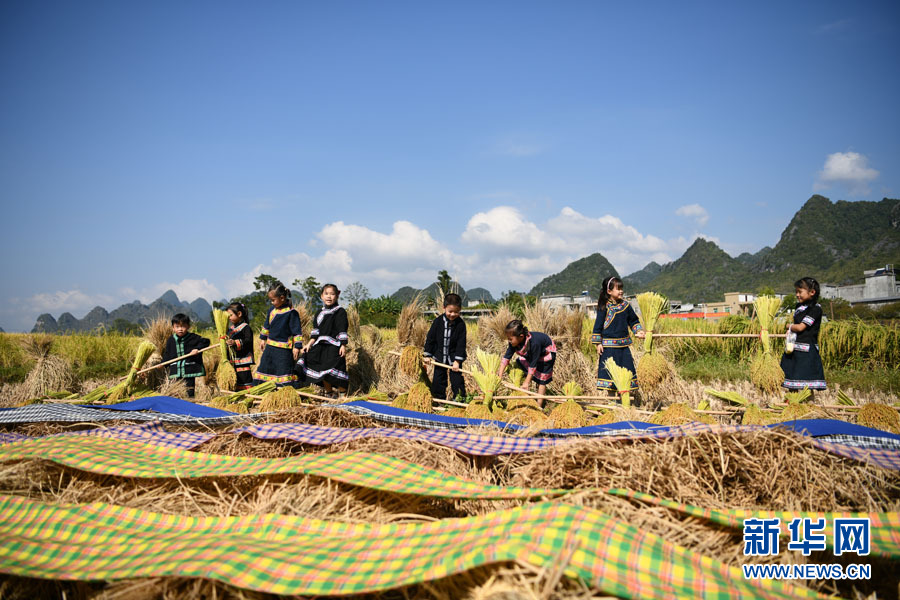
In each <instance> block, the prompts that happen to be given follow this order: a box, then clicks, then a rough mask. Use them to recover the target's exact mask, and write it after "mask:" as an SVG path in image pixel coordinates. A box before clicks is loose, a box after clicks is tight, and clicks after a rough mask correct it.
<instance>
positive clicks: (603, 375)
mask: <svg viewBox="0 0 900 600" xmlns="http://www.w3.org/2000/svg"><path fill="white" fill-rule="evenodd" d="M602 287H603V289H602V290H601V291H600V299H599V300H598V301H597V319H596V320H595V321H594V329H593V331H592V333H591V343H592V344H594V345H595V346H596V347H597V354H598V355H599V356H600V364H599V366H598V367H597V389H598V390H616V389H618V388H616V384H615V383H614V381H613V377H612V376H611V375H610V373H609V371H608V370H607V368H606V367H605V366H604V364H603V363H604V362H605V361H606V360H607V359H608V358H612V359H613V362H615V363H616V364H617V365H619V366H620V367H623V368H626V369H628V370H629V371H631V388H630V389H629V390H628V391H633V390H636V389H637V372H636V371H635V369H634V358H632V356H631V350H630V348H629V346H631V343H632V342H631V333H632V332H634V335H636V336H637V337H639V338H643V337H644V331H643V328H642V327H641V321H640V319H638V316H637V314H636V313H635V312H634V309H633V308H631V304H629V303H628V302H625V301H624V300H623V298H624V296H625V286H624V285H623V284H622V280H621V279H619V278H618V277H607V278H606V279H604V280H603V284H602ZM618 391H619V392H620V393H621V392H624V391H625V390H621V389H619V390H618Z"/></svg>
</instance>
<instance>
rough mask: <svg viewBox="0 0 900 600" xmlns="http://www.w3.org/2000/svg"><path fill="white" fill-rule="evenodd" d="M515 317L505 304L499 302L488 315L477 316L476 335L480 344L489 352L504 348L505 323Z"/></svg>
mask: <svg viewBox="0 0 900 600" xmlns="http://www.w3.org/2000/svg"><path fill="white" fill-rule="evenodd" d="M515 318H516V315H515V314H514V313H513V312H512V311H511V310H509V307H508V306H507V305H506V304H501V305H499V306H498V307H497V309H496V310H495V311H494V312H492V313H491V314H490V315H486V316H483V317H479V318H478V337H479V341H480V342H481V345H482V346H483V347H485V348H486V349H487V350H489V351H491V352H498V353H499V352H503V351H504V350H506V346H507V344H508V342H507V341H506V325H507V323H509V322H510V321H512V320H513V319H515Z"/></svg>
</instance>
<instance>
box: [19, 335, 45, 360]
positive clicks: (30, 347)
mask: <svg viewBox="0 0 900 600" xmlns="http://www.w3.org/2000/svg"><path fill="white" fill-rule="evenodd" d="M20 343H21V344H22V349H23V350H24V351H25V354H26V355H27V356H28V358H30V359H32V360H40V359H42V358H46V357H47V356H48V355H49V354H50V349H51V347H52V346H53V336H52V335H50V334H49V333H35V334H33V335H27V336H24V337H22V338H21V342H20Z"/></svg>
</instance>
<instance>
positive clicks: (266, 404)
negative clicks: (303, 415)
mask: <svg viewBox="0 0 900 600" xmlns="http://www.w3.org/2000/svg"><path fill="white" fill-rule="evenodd" d="M299 405H300V397H299V396H298V395H297V392H296V391H294V388H292V387H289V386H284V387H281V388H278V389H276V390H275V391H274V392H269V393H268V394H266V395H265V396H263V399H262V400H260V402H259V410H260V412H273V411H276V410H285V409H287V408H292V407H294V406H299Z"/></svg>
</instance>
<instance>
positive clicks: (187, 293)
mask: <svg viewBox="0 0 900 600" xmlns="http://www.w3.org/2000/svg"><path fill="white" fill-rule="evenodd" d="M167 290H172V291H173V292H175V294H176V295H177V296H178V299H179V300H181V301H182V302H184V301H187V302H193V301H194V300H196V299H197V298H205V299H206V300H209V301H210V302H212V301H213V300H219V299H220V298H222V292H221V291H220V290H219V288H218V286H216V285H215V284H213V283H210V282H209V280H207V279H182V280H181V281H180V282H178V283H170V282H168V281H163V282H161V283H157V284H155V285H152V286H150V287H148V288H144V289H143V290H141V291H139V292H137V293H134V294H131V295H130V296H128V297H130V298H132V299H133V298H135V297H137V299H138V300H140V301H141V302H143V303H144V304H149V303H150V302H153V301H154V300H156V299H157V298H159V297H160V296H162V295H163V294H164V293H165V292H166V291H167ZM124 291H130V292H134V290H127V289H126V290H123V292H124Z"/></svg>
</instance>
